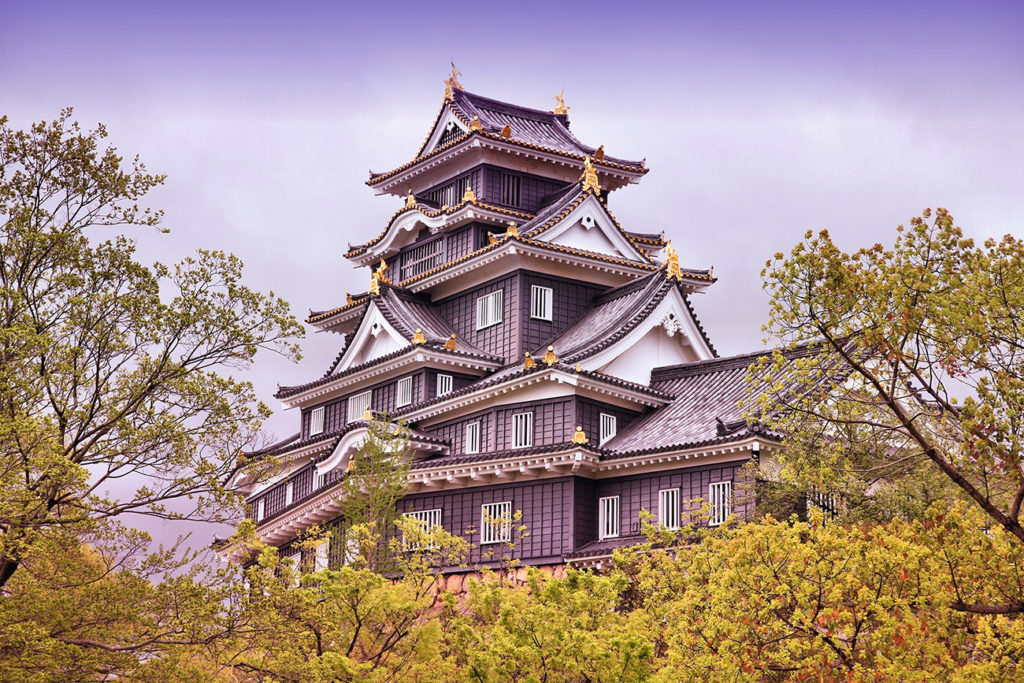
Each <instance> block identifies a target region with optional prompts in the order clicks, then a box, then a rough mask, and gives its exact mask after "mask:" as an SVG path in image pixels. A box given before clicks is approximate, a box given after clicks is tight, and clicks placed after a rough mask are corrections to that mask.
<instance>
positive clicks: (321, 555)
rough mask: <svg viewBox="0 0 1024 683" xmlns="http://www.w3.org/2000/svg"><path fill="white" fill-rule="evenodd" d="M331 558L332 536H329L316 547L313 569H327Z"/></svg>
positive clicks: (316, 570)
mask: <svg viewBox="0 0 1024 683" xmlns="http://www.w3.org/2000/svg"><path fill="white" fill-rule="evenodd" d="M330 558H331V537H330V536H328V537H327V538H325V539H324V540H323V541H321V543H320V545H318V546H317V547H316V555H314V556H313V571H315V572H318V571H322V570H324V569H327V566H328V564H329V563H330Z"/></svg>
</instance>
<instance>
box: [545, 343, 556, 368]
mask: <svg viewBox="0 0 1024 683" xmlns="http://www.w3.org/2000/svg"><path fill="white" fill-rule="evenodd" d="M544 362H545V363H547V364H548V367H551V366H552V365H554V364H555V363H557V362H558V356H556V355H555V347H554V346H549V347H548V352H547V353H545V354H544Z"/></svg>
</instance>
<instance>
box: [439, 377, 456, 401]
mask: <svg viewBox="0 0 1024 683" xmlns="http://www.w3.org/2000/svg"><path fill="white" fill-rule="evenodd" d="M454 387H455V378H454V377H453V376H452V375H449V374H445V373H440V372H439V373H437V395H438V396H444V395H445V394H450V393H452V389H453V388H454Z"/></svg>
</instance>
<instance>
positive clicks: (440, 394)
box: [232, 67, 778, 568]
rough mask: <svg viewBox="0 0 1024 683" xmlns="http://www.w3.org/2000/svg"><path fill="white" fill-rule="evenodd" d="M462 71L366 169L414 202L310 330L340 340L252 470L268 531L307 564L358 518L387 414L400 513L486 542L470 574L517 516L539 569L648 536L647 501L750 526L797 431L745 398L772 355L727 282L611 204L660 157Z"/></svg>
mask: <svg viewBox="0 0 1024 683" xmlns="http://www.w3.org/2000/svg"><path fill="white" fill-rule="evenodd" d="M458 76H459V74H458V72H457V71H455V69H454V67H453V71H452V75H451V76H450V77H449V79H448V80H447V81H446V82H445V91H444V99H443V103H442V105H441V108H440V111H439V112H438V114H437V116H436V117H435V118H434V122H433V125H432V127H431V129H430V134H429V135H428V136H427V138H426V140H425V142H424V143H423V145H422V147H421V148H420V149H419V151H418V152H416V154H415V156H414V158H413V159H412V160H411V161H409V162H407V163H404V164H402V165H401V166H398V167H397V168H394V169H392V170H390V171H387V172H385V173H373V174H371V177H370V179H369V180H368V182H367V184H368V185H369V186H370V187H371V188H372V189H373V190H374V191H375V192H376V193H377V194H383V195H392V196H395V197H398V198H400V202H401V204H400V208H398V210H397V211H395V212H394V213H393V214H392V215H391V216H390V217H389V218H388V219H387V220H386V221H384V228H383V230H382V231H381V232H380V233H379V234H377V235H376V236H373V237H371V238H370V239H368V240H367V241H366V242H364V243H362V244H358V245H350V246H349V249H348V251H347V253H346V254H345V256H346V257H347V258H348V259H349V260H350V261H351V262H352V264H353V265H354V266H356V267H366V268H368V269H369V276H368V278H367V280H368V289H367V291H366V292H365V293H362V294H358V295H354V296H353V295H349V296H348V297H347V299H346V301H344V302H341V303H340V305H337V306H335V307H333V308H329V309H327V310H323V311H319V312H315V313H312V314H311V315H310V317H309V319H308V322H309V324H311V325H313V326H315V327H316V328H318V329H319V330H322V331H326V332H334V333H336V334H337V335H338V340H339V346H340V347H341V352H340V353H339V354H338V356H337V357H336V358H335V359H334V361H333V362H332V363H330V366H329V367H328V368H327V370H326V372H325V373H324V374H323V376H322V377H318V378H316V379H314V380H312V381H309V382H306V383H304V384H300V385H297V386H288V387H282V388H281V389H280V390H279V392H278V394H277V398H279V399H280V400H281V401H282V402H283V404H284V406H285V407H287V408H294V409H296V418H297V421H298V422H299V423H300V425H299V431H298V433H296V434H295V435H294V436H292V437H290V438H288V439H286V440H285V441H282V442H281V443H278V444H276V445H274V446H273V447H271V448H269V449H267V450H266V451H264V452H263V453H261V454H260V455H272V456H274V457H275V459H276V463H277V470H276V472H275V473H274V475H273V476H271V477H270V478H269V480H267V481H262V482H258V483H257V482H254V481H252V480H250V479H249V475H247V474H246V473H245V472H244V471H240V472H239V474H238V475H236V477H235V478H234V480H233V481H232V485H233V486H235V487H236V488H237V489H240V490H242V491H244V492H245V494H246V496H247V503H248V506H249V509H250V511H251V514H252V516H253V517H254V518H255V520H256V523H257V526H258V529H257V533H258V535H259V536H260V537H261V538H262V539H263V540H265V541H267V542H268V543H271V544H272V545H275V546H278V547H279V548H281V551H282V553H283V554H284V555H285V556H289V555H291V556H297V555H298V553H299V551H298V550H297V545H296V539H297V538H298V537H299V536H300V534H301V533H302V532H303V531H304V530H305V529H308V528H309V527H311V526H312V525H328V526H329V525H332V524H339V523H340V522H341V521H342V520H340V519H339V504H338V501H337V487H338V483H339V481H340V480H341V478H342V477H343V476H344V473H345V470H346V467H347V464H348V460H349V458H350V456H351V454H352V453H353V452H354V451H355V450H356V449H358V448H359V446H360V443H361V441H362V440H363V438H364V437H365V435H366V432H367V426H368V420H369V419H372V418H373V417H374V416H375V415H379V414H387V415H390V416H392V417H394V418H398V419H401V420H402V421H404V422H405V423H406V424H407V425H408V426H409V428H410V444H409V446H410V449H411V456H410V457H411V470H410V477H409V492H408V495H406V496H405V497H404V499H403V500H402V501H401V503H400V511H401V512H402V513H405V514H408V515H411V516H413V517H415V518H416V519H418V520H419V521H421V522H422V523H423V524H424V525H425V526H427V527H433V526H437V525H440V526H442V527H443V528H444V529H445V530H447V531H448V532H450V533H453V534H459V535H463V536H465V537H466V539H467V540H468V541H469V542H470V543H471V544H472V547H473V550H472V556H471V557H470V558H469V560H470V563H471V564H473V563H475V564H480V563H484V564H486V558H487V557H489V548H490V547H493V546H495V545H496V544H502V543H506V542H507V541H509V540H510V538H511V536H512V523H511V519H512V518H513V515H515V514H516V513H517V512H519V513H521V521H519V522H517V524H518V523H521V524H523V525H525V526H526V528H527V529H529V535H528V536H526V537H525V538H523V539H522V540H520V541H519V542H517V543H516V545H515V549H514V553H515V554H516V559H517V560H519V561H520V562H521V563H522V564H525V565H537V566H551V565H564V564H576V565H582V566H590V565H594V564H596V563H599V562H601V561H602V560H603V559H605V558H608V557H609V556H610V555H611V552H612V550H613V549H614V548H616V547H617V546H621V545H626V544H632V543H636V542H638V541H640V540H641V539H640V536H639V534H640V529H641V511H642V510H647V511H650V512H651V513H652V514H653V515H654V518H655V519H656V521H657V522H658V523H659V524H661V525H663V526H665V527H668V528H678V527H679V526H680V525H683V524H685V523H687V522H688V521H690V519H691V515H693V514H694V512H695V510H697V508H698V507H700V506H701V505H703V506H704V509H705V510H707V511H708V512H707V513H706V515H704V516H703V517H702V518H701V519H702V522H701V523H705V524H709V525H716V524H720V523H722V522H723V521H724V520H725V519H726V518H727V517H728V516H729V515H731V514H740V515H742V514H743V513H744V512H746V511H747V507H748V506H749V503H747V502H744V501H745V500H746V499H747V497H742V500H741V497H740V496H738V495H736V493H737V490H738V489H739V488H740V487H742V486H743V482H742V481H741V476H740V473H739V472H740V468H741V467H742V466H743V465H744V464H745V463H747V462H748V461H750V460H751V458H756V457H757V456H758V453H759V452H760V451H761V450H762V449H770V448H772V447H773V446H774V445H776V444H777V443H778V438H777V437H775V436H773V435H770V434H765V433H761V432H758V431H757V430H756V428H751V427H750V426H748V424H747V422H746V420H744V419H743V414H742V409H741V408H740V407H739V403H740V401H741V400H742V398H743V396H744V393H745V390H746V387H745V381H744V378H745V375H746V370H747V367H748V365H749V364H750V363H751V361H752V360H753V358H754V357H755V356H756V354H753V355H748V356H738V357H733V358H719V357H718V355H717V353H716V351H715V348H714V346H713V345H712V343H711V340H710V339H709V337H708V335H707V333H706V332H705V330H704V329H703V327H702V326H701V324H700V322H699V321H698V320H697V317H696V315H695V313H694V310H693V308H692V307H691V305H690V297H691V296H692V295H694V294H696V293H700V292H703V291H704V290H705V289H706V288H708V287H710V286H711V285H712V284H713V283H714V282H715V278H714V275H713V273H712V272H711V271H710V270H704V269H694V268H686V267H683V266H681V265H680V263H679V256H680V255H679V253H678V252H677V251H676V250H675V249H674V248H673V247H672V245H671V242H670V241H668V240H666V236H665V235H664V234H651V233H646V232H642V231H635V230H631V229H627V228H626V227H623V226H622V225H621V224H620V223H619V221H618V220H617V219H616V218H615V216H614V215H613V214H612V212H611V211H610V209H609V196H610V194H611V193H612V192H614V191H616V190H619V189H621V188H624V187H626V186H627V185H631V184H634V183H639V182H640V180H641V179H643V177H644V176H645V175H646V173H647V172H648V168H647V166H646V164H645V162H644V161H643V160H631V159H624V158H619V157H614V156H611V155H610V154H606V153H605V151H604V148H603V146H600V147H596V148H595V147H591V146H588V145H585V144H583V143H582V142H581V141H579V140H578V139H577V138H576V137H575V136H574V135H573V134H572V132H571V131H570V126H569V116H568V107H567V106H565V103H564V101H563V100H562V98H561V96H560V95H559V96H556V101H557V103H558V106H556V107H555V109H554V110H553V111H541V110H537V109H529V108H526V107H522V106H519V105H514V104H509V103H506V102H499V101H497V100H493V99H489V98H487V97H482V96H480V95H475V94H472V93H469V92H467V91H465V90H464V89H463V88H462V85H461V84H460V82H459V80H458ZM335 545H339V544H335ZM307 552H309V551H307ZM344 552H345V550H344V548H342V547H328V546H327V545H324V546H322V547H321V549H320V550H319V551H316V555H317V556H316V557H315V558H313V560H314V562H315V564H316V566H317V567H318V568H319V567H323V566H328V565H331V564H335V563H338V562H342V561H344ZM306 559H307V560H309V559H310V558H306Z"/></svg>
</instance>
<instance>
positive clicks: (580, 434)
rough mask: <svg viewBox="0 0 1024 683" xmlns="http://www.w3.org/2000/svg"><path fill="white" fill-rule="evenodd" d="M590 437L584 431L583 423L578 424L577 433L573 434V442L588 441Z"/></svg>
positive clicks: (581, 442)
mask: <svg viewBox="0 0 1024 683" xmlns="http://www.w3.org/2000/svg"><path fill="white" fill-rule="evenodd" d="M589 440H590V439H588V438H587V434H586V432H584V431H583V425H576V433H575V434H573V435H572V442H573V443H580V444H583V443H587V442H588V441H589Z"/></svg>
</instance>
